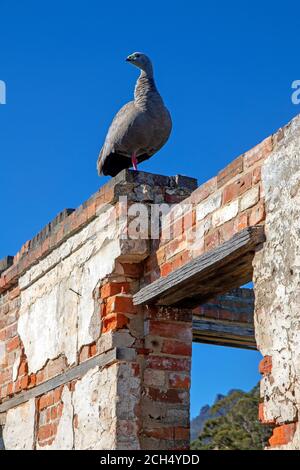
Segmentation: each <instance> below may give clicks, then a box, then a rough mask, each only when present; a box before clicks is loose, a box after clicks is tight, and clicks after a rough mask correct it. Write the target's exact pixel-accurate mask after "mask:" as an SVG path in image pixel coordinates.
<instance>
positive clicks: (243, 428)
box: [191, 385, 272, 450]
mask: <svg viewBox="0 0 300 470" xmlns="http://www.w3.org/2000/svg"><path fill="white" fill-rule="evenodd" d="M258 404H259V386H258V385H256V387H254V388H253V389H252V390H251V391H250V392H249V393H246V392H242V391H240V390H237V391H234V392H232V393H230V394H229V395H227V396H226V397H225V398H223V399H221V400H220V401H218V402H217V403H216V404H215V405H214V406H213V407H212V408H211V414H212V415H214V414H216V413H217V412H218V411H220V410H223V412H224V410H225V414H224V415H223V416H219V417H212V418H211V419H208V420H207V421H206V423H205V425H204V428H203V431H202V432H201V433H200V435H199V436H198V438H197V439H196V440H195V441H193V442H192V444H191V448H192V449H195V450H196V449H197V450H261V449H263V448H264V447H265V446H266V445H267V442H268V438H269V437H270V435H271V433H272V428H271V426H265V425H262V424H261V423H260V422H259V421H258Z"/></svg>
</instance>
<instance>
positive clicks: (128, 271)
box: [121, 263, 142, 278]
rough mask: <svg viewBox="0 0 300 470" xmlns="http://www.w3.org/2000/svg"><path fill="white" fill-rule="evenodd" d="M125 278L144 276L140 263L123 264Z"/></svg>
mask: <svg viewBox="0 0 300 470" xmlns="http://www.w3.org/2000/svg"><path fill="white" fill-rule="evenodd" d="M121 265H122V267H123V270H124V274H125V276H128V277H134V278H139V277H140V276H141V274H142V265H141V264H140V263H121Z"/></svg>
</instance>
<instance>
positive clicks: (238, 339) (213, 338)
mask: <svg viewBox="0 0 300 470" xmlns="http://www.w3.org/2000/svg"><path fill="white" fill-rule="evenodd" d="M193 342H196V343H207V344H215V345H219V346H231V347H235V348H242V349H254V350H255V349H257V346H256V341H255V336H254V325H247V324H238V323H233V322H224V321H222V322H218V321H211V320H206V319H199V318H197V317H194V318H193Z"/></svg>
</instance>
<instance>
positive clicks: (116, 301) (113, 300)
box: [106, 295, 137, 313]
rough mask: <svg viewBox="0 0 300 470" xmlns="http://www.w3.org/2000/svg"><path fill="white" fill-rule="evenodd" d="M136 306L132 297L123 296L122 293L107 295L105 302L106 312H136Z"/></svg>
mask: <svg viewBox="0 0 300 470" xmlns="http://www.w3.org/2000/svg"><path fill="white" fill-rule="evenodd" d="M136 310H137V309H136V307H135V306H134V305H133V302H132V297H125V296H122V295H115V296H113V297H109V298H108V300H107V304H106V311H107V313H112V312H120V313H136Z"/></svg>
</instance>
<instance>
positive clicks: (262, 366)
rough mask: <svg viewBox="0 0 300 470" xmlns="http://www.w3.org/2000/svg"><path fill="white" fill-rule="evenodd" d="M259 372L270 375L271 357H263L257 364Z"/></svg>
mask: <svg viewBox="0 0 300 470" xmlns="http://www.w3.org/2000/svg"><path fill="white" fill-rule="evenodd" d="M259 372H260V373H261V374H263V375H264V374H270V373H271V372H272V356H265V357H264V358H263V359H262V360H261V361H260V363H259Z"/></svg>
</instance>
